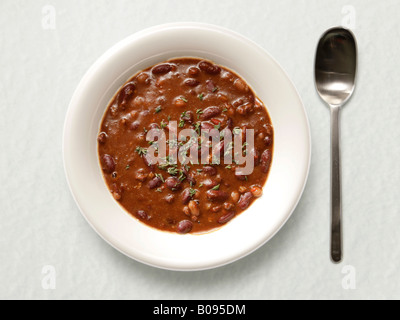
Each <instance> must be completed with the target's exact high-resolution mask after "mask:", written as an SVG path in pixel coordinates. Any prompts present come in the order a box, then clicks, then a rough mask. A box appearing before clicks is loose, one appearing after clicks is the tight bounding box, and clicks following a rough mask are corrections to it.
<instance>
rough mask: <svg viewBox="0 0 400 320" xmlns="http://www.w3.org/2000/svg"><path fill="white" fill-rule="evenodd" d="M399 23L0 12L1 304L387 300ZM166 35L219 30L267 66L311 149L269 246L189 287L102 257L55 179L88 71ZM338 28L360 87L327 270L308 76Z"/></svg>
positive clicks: (322, 127) (314, 4)
mask: <svg viewBox="0 0 400 320" xmlns="http://www.w3.org/2000/svg"><path fill="white" fill-rule="evenodd" d="M53 13H54V15H53V16H52V14H53ZM399 16H400V2H399V1H397V0H391V1H390V0H385V1H378V0H357V1H356V0H346V1H339V0H335V1H333V0H332V1H321V0H318V1H317V0H307V1H305V0H302V1H300V0H293V1H288V0H284V1H282V0H281V1H270V0H246V1H244V0H243V1H239V0H218V1H210V0H203V1H200V0H198V1H196V0H173V1H172V0H170V1H166V0H146V1H139V0H132V1H122V0H117V1H106V0H85V1H77V0H73V1H71V0H69V1H67V0H65V1H61V0H59V1H56V0H46V1H42V0H40V1H28V0H25V1H22V0H1V2H0V30H1V34H0V50H1V52H0V67H1V68H0V111H1V116H0V153H1V156H0V179H1V180H0V181H1V190H0V215H1V223H0V298H3V299H95V298H101V299H187V298H189V299H192V298H193V299H270V298H273V299H360V298H361V299H363V298H378V299H383V298H397V299H398V298H400V283H399V279H400V268H399V264H400V247H399V243H400V200H399V198H400V193H399V191H400V188H399V184H400V159H399V158H400V157H399V156H400V141H399V138H400V105H399V104H400V102H399V101H400V76H399V73H400V72H399V69H400V63H399V62H400V50H399V48H400V45H399V43H400V42H399V38H400V26H399V22H398V21H399ZM52 17H54V18H55V19H52ZM176 21H199V22H208V23H213V24H217V25H221V26H224V27H227V28H230V29H232V30H235V31H237V32H239V33H241V34H243V35H245V36H247V37H248V38H250V39H252V40H254V41H256V42H257V43H258V44H260V45H261V46H263V47H264V48H265V49H266V50H267V51H269V52H270V53H271V54H272V55H273V56H274V57H275V58H276V59H277V60H278V61H279V62H280V64H281V65H282V66H283V68H284V69H285V70H286V71H287V72H288V74H289V76H290V77H291V79H292V80H293V82H294V84H295V85H296V87H297V88H298V90H299V93H300V95H301V97H302V99H303V102H304V105H305V107H306V109H307V112H308V115H309V118H310V124H311V129H312V141H313V156H312V165H311V172H310V177H309V181H308V184H307V187H306V190H305V192H304V196H303V198H302V200H301V202H300V203H299V205H298V207H297V209H296V211H295V212H294V214H293V216H292V218H291V219H290V220H289V222H288V223H287V224H286V225H285V227H284V228H283V229H282V230H281V231H280V232H279V234H278V235H277V236H276V237H275V238H273V239H272V240H271V241H270V242H269V243H267V244H266V245H265V246H263V247H262V248H261V249H259V250H258V251H256V252H255V253H253V254H252V255H250V256H248V257H246V258H244V259H242V260H240V261H238V262H236V263H233V264H230V265H228V266H225V267H222V268H219V269H215V270H210V271H204V272H195V273H179V272H170V271H164V270H159V269H155V268H152V267H148V266H145V265H143V264H141V263H138V262H135V261H133V260H130V259H129V258H127V257H125V256H123V255H122V254H120V253H118V252H117V251H116V250H114V249H113V248H111V247H110V246H109V245H108V244H106V243H105V242H104V241H103V240H102V239H100V238H99V236H97V234H96V233H95V232H94V231H93V230H92V229H91V227H90V226H89V225H88V224H87V223H86V221H85V220H84V218H83V217H82V215H81V214H80V212H79V210H78V208H77V206H76V205H75V203H74V201H73V199H72V197H71V195H70V192H69V190H68V187H67V184H66V180H65V176H64V171H63V164H62V130H63V123H64V118H65V113H66V111H67V107H68V103H69V101H70V98H71V96H72V94H73V91H74V89H75V88H76V86H77V85H78V82H79V81H80V79H81V77H82V76H83V75H84V73H85V72H86V70H87V69H88V68H89V67H90V66H91V64H92V63H93V62H94V61H95V60H96V59H97V58H98V57H99V56H100V55H101V54H102V53H103V52H104V51H105V50H106V49H108V48H109V47H110V46H112V45H113V44H115V43H116V42H118V41H119V40H121V39H123V38H125V37H126V36H128V35H130V34H132V33H134V32H136V31H139V30H141V29H144V28H146V27H150V26H153V25H156V24H161V23H167V22H176ZM341 24H345V25H348V26H351V27H352V28H353V30H354V32H355V34H356V36H357V39H358V45H359V76H358V83H357V90H356V93H355V95H354V97H353V99H352V100H351V102H350V103H349V104H348V105H347V106H346V107H345V109H344V110H343V113H342V160H343V201H344V202H343V211H344V226H345V229H344V232H345V234H344V240H345V241H344V249H345V256H344V261H343V263H342V264H339V265H334V264H332V263H331V262H330V260H329V224H330V217H329V213H330V210H329V184H330V182H329V181H330V178H329V152H330V149H329V143H330V141H329V139H330V138H329V134H330V131H329V124H330V122H329V111H328V109H327V108H326V107H324V105H323V104H322V102H321V101H320V100H319V98H318V96H317V94H316V92H315V90H314V82H313V63H314V54H315V47H316V44H317V41H318V39H319V37H320V35H321V34H322V33H323V32H324V31H325V30H326V29H327V28H329V27H331V26H335V25H341ZM46 266H48V267H46ZM50 276H51V278H50ZM52 280H54V281H52Z"/></svg>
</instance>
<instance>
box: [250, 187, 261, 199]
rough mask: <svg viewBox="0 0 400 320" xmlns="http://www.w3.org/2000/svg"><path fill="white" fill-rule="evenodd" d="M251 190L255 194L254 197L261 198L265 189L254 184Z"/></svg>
mask: <svg viewBox="0 0 400 320" xmlns="http://www.w3.org/2000/svg"><path fill="white" fill-rule="evenodd" d="M250 192H251V193H252V194H253V196H254V197H256V198H259V197H261V196H262V194H263V191H262V189H261V188H260V187H257V186H254V187H252V188H251V189H250Z"/></svg>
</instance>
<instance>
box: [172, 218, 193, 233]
mask: <svg viewBox="0 0 400 320" xmlns="http://www.w3.org/2000/svg"><path fill="white" fill-rule="evenodd" d="M192 229H193V223H192V222H191V221H189V220H182V221H181V222H179V224H178V227H177V228H176V231H177V232H178V233H180V234H186V233H189V232H190V231H192Z"/></svg>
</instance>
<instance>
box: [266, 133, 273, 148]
mask: <svg viewBox="0 0 400 320" xmlns="http://www.w3.org/2000/svg"><path fill="white" fill-rule="evenodd" d="M264 145H265V146H266V147H270V146H271V145H272V137H271V136H269V135H268V136H266V137H265V138H264Z"/></svg>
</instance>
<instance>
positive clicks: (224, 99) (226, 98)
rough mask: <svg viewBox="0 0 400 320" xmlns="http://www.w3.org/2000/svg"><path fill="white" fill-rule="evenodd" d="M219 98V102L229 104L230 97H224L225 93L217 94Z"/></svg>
mask: <svg viewBox="0 0 400 320" xmlns="http://www.w3.org/2000/svg"><path fill="white" fill-rule="evenodd" d="M217 98H218V100H220V101H222V102H227V101H228V97H227V96H226V95H224V94H223V93H218V94H217Z"/></svg>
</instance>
